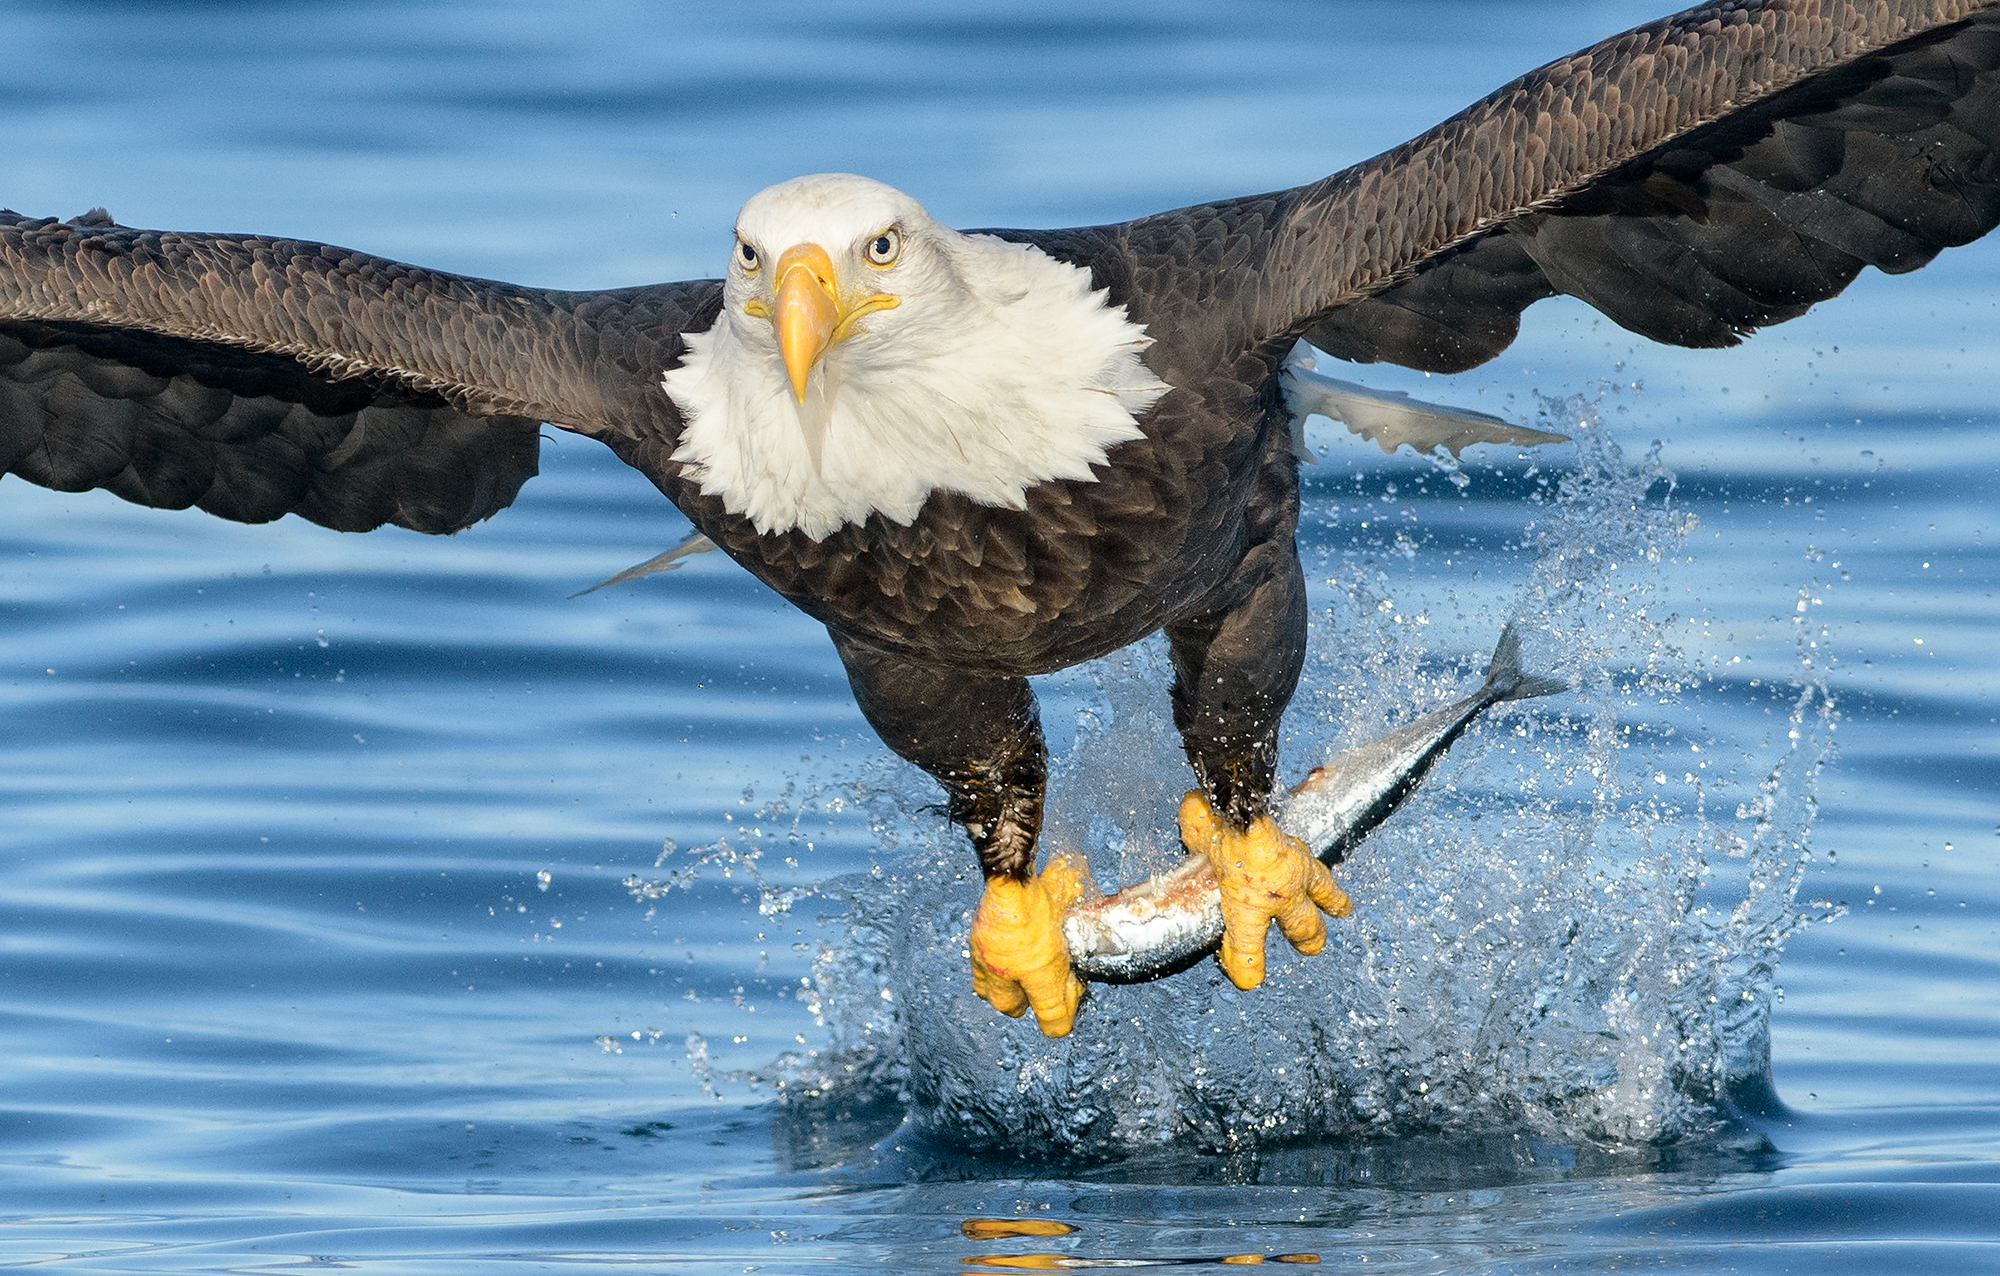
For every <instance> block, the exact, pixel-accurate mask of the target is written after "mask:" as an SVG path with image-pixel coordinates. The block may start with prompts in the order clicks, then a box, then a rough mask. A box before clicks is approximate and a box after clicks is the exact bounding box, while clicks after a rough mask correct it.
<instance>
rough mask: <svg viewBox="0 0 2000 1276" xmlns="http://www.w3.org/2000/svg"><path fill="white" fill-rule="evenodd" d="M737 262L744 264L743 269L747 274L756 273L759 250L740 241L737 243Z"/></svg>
mask: <svg viewBox="0 0 2000 1276" xmlns="http://www.w3.org/2000/svg"><path fill="white" fill-rule="evenodd" d="M736 260H737V261H739V262H741V263H742V264H743V269H744V270H745V271H746V272H748V273H751V274H755V273H756V270H757V250H756V249H755V248H752V247H751V246H750V245H748V244H746V243H744V242H743V241H742V240H740V239H739V240H737V241H736Z"/></svg>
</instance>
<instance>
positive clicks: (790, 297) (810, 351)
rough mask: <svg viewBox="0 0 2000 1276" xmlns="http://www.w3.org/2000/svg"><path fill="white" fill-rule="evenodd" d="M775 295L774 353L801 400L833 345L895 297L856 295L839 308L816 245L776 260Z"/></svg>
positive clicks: (834, 282)
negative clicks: (779, 357) (775, 340)
mask: <svg viewBox="0 0 2000 1276" xmlns="http://www.w3.org/2000/svg"><path fill="white" fill-rule="evenodd" d="M777 277H778V296H777V304H776V305H775V306H774V307H773V311H772V314H771V323H772V326H774V327H775V328H776V329H777V330H778V351H779V353H780V354H782V355H783V356H784V359H785V373H786V375H787V376H789V377H790V378H791V382H792V393H793V394H794V395H795V396H797V398H798V400H799V402H801V403H803V402H805V398H806V381H807V378H809V377H810V376H811V375H812V370H813V365H815V364H817V363H818V362H819V361H820V359H821V358H822V357H823V356H824V355H825V354H826V352H827V351H828V350H829V349H831V348H832V347H833V345H834V344H835V343H836V342H839V341H842V340H844V339H845V338H846V337H847V336H848V335H849V334H850V333H852V332H853V331H854V324H855V321H856V320H858V319H860V318H862V317H863V316H864V315H870V314H873V313H875V312H876V311H877V310H891V309H894V308H895V307H896V305H897V304H899V303H898V299H897V298H895V297H892V296H890V295H889V294H887V293H879V292H878V293H873V294H870V295H868V296H863V297H857V298H855V299H854V300H853V301H852V302H848V303H845V304H843V303H842V302H841V300H840V284H839V280H838V279H837V278H835V276H834V270H833V259H832V258H831V257H829V256H827V253H826V249H824V248H821V247H820V246H819V245H818V244H798V245H796V246H794V247H792V248H787V249H786V250H785V252H784V254H783V255H782V256H780V257H779V258H778V269H777Z"/></svg>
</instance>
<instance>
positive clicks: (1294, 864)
mask: <svg viewBox="0 0 2000 1276" xmlns="http://www.w3.org/2000/svg"><path fill="white" fill-rule="evenodd" d="M1180 821H1181V841H1182V842H1183V843H1184V844H1185V845H1186V846H1187V848H1188V850H1189V851H1197V852H1200V853H1201V854H1203V855H1206V856H1208V862H1209V864H1210V865H1212V866H1213V867H1214V869H1215V877H1216V881H1217V882H1219V883H1220V884H1221V886H1222V919H1223V925H1224V930H1223V933H1222V951H1221V952H1220V953H1218V954H1217V957H1218V958H1219V959H1220V961H1221V962H1222V969H1223V973H1225V974H1227V975H1228V976H1229V981H1230V982H1231V983H1233V984H1235V985H1236V986H1237V987H1238V988H1255V987H1256V986H1257V985H1258V984H1261V983H1263V982H1264V937H1265V935H1266V934H1267V933H1269V931H1270V928H1271V923H1272V922H1274V921H1275V922H1277V923H1278V929H1279V930H1281V931H1283V932H1284V935H1285V938H1286V939H1288V940H1290V941H1291V943H1292V947H1294V948H1296V949H1298V950H1299V951H1300V952H1302V953H1304V954H1306V955H1307V956H1308V957H1310V956H1312V955H1313V954H1314V953H1316V952H1318V951H1319V950H1320V949H1321V948H1323V947H1325V946H1326V922H1325V920H1324V919H1322V918H1321V917H1320V913H1322V912H1325V913H1327V914H1328V915H1330V916H1333V917H1345V916H1346V915H1347V913H1348V911H1349V910H1350V909H1351V908H1352V907H1353V904H1352V903H1351V902H1350V901H1349V900H1348V898H1347V893H1346V892H1345V891H1343V890H1341V889H1340V888H1339V887H1338V886H1335V885H1334V884H1333V873H1332V872H1331V871H1330V870H1329V869H1328V868H1327V866H1326V865H1324V864H1322V863H1320V862H1319V861H1318V860H1317V859H1315V858H1314V857H1313V854H1312V852H1311V851H1310V850H1308V849H1307V848H1306V844H1305V843H1304V842H1301V841H1299V839H1297V838H1295V837H1292V836H1290V835H1289V834H1287V833H1285V832H1284V831H1283V830H1281V829H1280V828H1279V827H1278V822H1277V821H1276V820H1274V819H1272V818H1271V817H1270V816H1268V815H1265V816H1260V817H1258V818H1257V819H1256V820H1254V821H1252V822H1251V824H1250V827H1249V828H1247V829H1242V830H1238V829H1235V828H1232V827H1231V826H1230V824H1229V823H1228V821H1226V820H1224V819H1223V818H1222V817H1221V816H1220V815H1217V814H1216V812H1215V808H1214V807H1212V806H1210V805H1209V803H1208V798H1207V797H1206V796H1204V795H1203V794H1202V793H1201V792H1200V791H1198V790H1197V791H1195V792H1192V793H1189V794H1188V795H1187V796H1186V797H1184V798H1182V799H1181V810H1180Z"/></svg>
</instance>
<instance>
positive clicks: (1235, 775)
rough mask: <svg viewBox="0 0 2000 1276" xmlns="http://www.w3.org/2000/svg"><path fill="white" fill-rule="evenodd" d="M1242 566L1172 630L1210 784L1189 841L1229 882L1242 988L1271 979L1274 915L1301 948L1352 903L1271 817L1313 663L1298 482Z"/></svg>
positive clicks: (1194, 808)
mask: <svg viewBox="0 0 2000 1276" xmlns="http://www.w3.org/2000/svg"><path fill="white" fill-rule="evenodd" d="M1291 496H1292V501H1291V504H1290V505H1289V508H1287V506H1286V505H1285V503H1284V502H1283V499H1282V498H1283V493H1282V492H1280V493H1278V494H1276V496H1275V499H1274V501H1273V505H1272V506H1269V507H1267V508H1268V509H1270V510H1271V513H1272V514H1273V515H1274V516H1273V517H1271V518H1269V519H1268V521H1267V523H1266V526H1265V528H1264V529H1263V530H1266V531H1267V532H1268V533H1269V534H1267V535H1266V536H1265V537H1264V538H1262V539H1260V540H1258V541H1257V542H1255V543H1253V544H1252V546H1251V548H1250V550H1249V552H1248V553H1246V554H1245V555H1244V556H1243V559H1242V561H1241V562H1240V563H1239V564H1238V565H1237V568H1236V571H1235V572H1234V573H1233V574H1232V575H1231V576H1230V578H1229V579H1228V580H1227V581H1225V582H1224V583H1223V585H1222V586H1221V587H1220V588H1219V589H1217V590H1216V591H1215V592H1214V593H1212V594H1211V595H1210V596H1209V598H1208V599H1206V600H1204V601H1205V602H1206V603H1207V604H1208V605H1207V606H1206V607H1205V608H1204V610H1203V611H1202V612H1200V613H1199V614H1197V615H1195V616H1193V617H1191V618H1189V619H1186V620H1183V621H1180V622H1178V623H1176V624H1173V625H1169V626H1168V627H1167V631H1166V632H1167V638H1168V641H1169V642H1170V644H1171V652H1172V657H1173V665H1174V690H1173V705H1174V725H1175V726H1176V727H1177V728H1178V729H1179V730H1180V733H1181V741H1182V744H1183V745H1184V746H1185V748H1186V749H1187V755H1188V760H1189V761H1190V762H1192V763H1193V764H1194V770H1195V776H1196V778H1197V779H1198V780H1199V781H1200V784H1201V787H1200V788H1199V789H1197V790H1196V791H1194V792H1191V793H1189V794H1188V795H1187V797H1186V799H1185V800H1183V801H1182V803H1181V810H1180V826H1181V840H1182V842H1183V843H1185V844H1186V846H1187V848H1188V850H1189V851H1190V852H1194V853H1199V854H1205V855H1207V856H1208V858H1209V861H1210V862H1211V863H1212V864H1213V865H1214V867H1215V875H1216V878H1217V880H1218V881H1219V882H1220V884H1221V887H1222V910H1223V918H1224V921H1225V923H1226V925H1227V930H1226V931H1225V932H1224V935H1223V940H1222V951H1221V953H1220V954H1219V957H1220V960H1221V962H1222V968H1223V970H1224V971H1225V972H1226V973H1227V974H1228V975H1229V978H1230V979H1231V980H1232V981H1233V982H1234V983H1235V984H1236V986H1237V987H1239V988H1254V987H1256V986H1257V985H1258V984H1261V983H1263V982H1264V940H1265V937H1266V935H1267V933H1268V932H1269V930H1270V925H1271V923H1272V922H1273V921H1276V922H1277V923H1278V926H1279V929H1280V930H1282V931H1283V932H1284V935H1285V938H1286V939H1288V940H1290V941H1291V942H1292V945H1293V946H1294V947H1295V948H1297V949H1298V950H1299V951H1300V952H1302V953H1306V954H1312V953H1316V952H1318V951H1319V950H1320V948H1321V947H1322V946H1324V944H1325V943H1326V923H1325V921H1324V920H1323V919H1322V918H1321V916H1320V914H1321V912H1322V911H1324V912H1327V913H1330V914H1332V915H1334V916H1336V917H1337V916H1340V915H1342V914H1344V913H1346V912H1347V910H1348V901H1347V897H1346V895H1344V894H1343V893H1341V890H1340V888H1339V887H1337V886H1335V885H1334V884H1333V875H1332V873H1330V872H1329V871H1328V870H1327V867H1326V865H1324V864H1322V863H1320V862H1319V861H1318V860H1317V859H1315V858H1314V857H1313V855H1312V853H1311V851H1310V850H1309V849H1308V848H1307V847H1306V845H1305V843H1303V842H1301V841H1299V840H1298V839H1297V838H1294V837H1291V836H1289V835H1287V834H1286V833H1284V832H1282V831H1281V830H1280V829H1279V828H1278V825H1277V821H1276V820H1274V819H1273V818H1272V817H1271V814H1270V798H1271V793H1272V790H1273V789H1274V788H1275V782H1276V778H1277V763H1278V720H1279V718H1280V717H1281V716H1282V715H1283V714H1284V711H1285V705H1286V704H1287V703H1289V702H1290V700H1291V698H1292V692H1293V690H1294V689H1295V688H1296V687H1297V686H1298V681H1299V671H1300V670H1301V669H1302V668H1303V667H1304V663H1305V644H1306V596H1305V575H1304V573H1303V572H1302V571H1301V570H1300V568H1299V555H1298V549H1297V546H1296V544H1295V543H1294V541H1293V539H1292V527H1293V524H1294V523H1295V521H1296V517H1297V504H1296V500H1297V497H1296V488H1293V489H1291Z"/></svg>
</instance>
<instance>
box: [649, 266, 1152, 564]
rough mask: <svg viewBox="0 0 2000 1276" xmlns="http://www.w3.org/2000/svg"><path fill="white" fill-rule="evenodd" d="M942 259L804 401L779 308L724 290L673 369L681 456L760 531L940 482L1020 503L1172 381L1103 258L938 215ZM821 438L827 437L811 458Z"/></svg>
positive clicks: (1000, 502)
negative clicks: (1086, 257)
mask: <svg viewBox="0 0 2000 1276" xmlns="http://www.w3.org/2000/svg"><path fill="white" fill-rule="evenodd" d="M938 229H939V231H940V232H941V233H940V234H939V235H938V236H937V238H936V239H935V240H934V241H933V243H934V244H935V245H936V246H937V247H938V248H939V249H941V250H942V251H941V252H940V253H939V255H938V265H939V267H940V269H938V270H936V271H932V272H929V274H928V277H927V279H926V280H925V286H924V287H922V288H913V289H910V290H909V291H907V292H905V293H904V294H903V295H902V296H901V298H900V301H901V304H900V305H898V306H897V307H896V308H895V309H893V310H889V311H883V312H880V313H877V314H873V315H870V316H868V317H867V318H866V319H864V320H862V321H861V324H860V326H859V327H858V329H857V331H855V332H854V333H853V334H852V335H850V336H849V337H847V338H846V339H845V340H842V341H840V342H838V343H836V344H835V345H834V346H833V347H832V348H831V349H829V350H828V351H827V352H826V355H825V357H824V358H823V359H822V360H821V362H820V365H819V366H818V367H817V368H816V369H814V372H813V375H812V379H811V381H810V383H809V384H808V386H807V389H806V397H805V401H804V402H803V403H801V402H798V401H797V400H796V399H795V398H794V396H793V394H792V390H791V386H790V384H789V382H788V381H787V380H786V375H785V367H784V363H783V361H782V360H781V359H780V357H779V354H778V348H777V343H776V339H775V336H774V334H773V332H772V328H771V324H770V323H769V321H767V320H761V319H752V318H746V317H745V316H743V315H742V314H741V313H740V306H738V305H736V304H729V305H725V307H724V309H723V311H722V313H721V315H720V316H719V317H718V318H717V320H716V322H715V325H714V327H712V328H710V329H709V330H708V331H707V332H703V333H690V334H688V337H687V344H688V353H687V355H686V357H685V359H684V360H683V362H682V363H681V366H679V367H678V368H675V369H673V370H671V371H669V372H667V373H666V374H665V375H664V376H663V377H662V378H661V384H662V385H663V386H664V387H665V389H666V391H667V393H668V395H669V396H671V397H672V398H673V400H674V403H675V404H676V405H677V406H678V407H679V408H680V410H681V416H682V419H683V421H684V422H685V428H684V429H683V431H682V433H681V439H680V445H679V446H678V447H677V448H675V450H674V454H673V459H674V460H676V461H679V462H681V463H682V464H684V465H685V466H687V467H688V476H689V477H690V478H692V479H693V480H694V481H695V482H696V483H697V484H699V486H700V488H701V490H702V492H704V493H706V494H708V495H711V496H719V497H721V498H722V502H723V505H724V507H725V508H726V509H728V510H729V511H730V512H731V513H733V514H738V515H741V516H743V517H745V518H748V519H749V520H750V521H751V523H752V524H753V525H754V526H755V527H756V529H757V530H758V531H759V532H760V533H764V534H767V535H769V534H774V533H780V532H787V531H790V530H792V529H794V528H796V529H798V530H800V531H803V532H804V533H805V534H806V535H807V536H809V537H811V538H813V539H814V540H821V539H824V538H825V537H826V536H827V535H828V534H829V533H831V532H833V531H834V530H836V529H837V528H839V527H841V526H843V525H845V524H848V523H859V522H862V521H863V520H865V519H866V518H867V517H868V516H869V515H870V514H875V513H879V514H881V515H882V516H883V517H885V518H887V519H890V520H891V521H893V522H896V523H903V524H907V523H909V522H910V521H911V520H912V519H914V518H915V517H916V516H917V512H918V511H919V510H920V509H922V508H923V504H924V501H925V499H926V498H927V497H928V496H929V495H930V494H931V493H932V492H934V491H950V492H960V493H963V494H964V495H966V496H969V497H971V498H972V499H973V500H975V501H978V502H980V503H982V504H986V505H996V506H1004V507H1007V508H1010V509H1020V508H1022V507H1023V505H1024V504H1025V494H1026V492H1027V489H1028V488H1030V487H1032V486H1034V485H1035V484H1037V483H1045V482H1048V481H1049V480H1051V479H1070V480H1076V481H1084V482H1091V481H1095V476H1094V475H1093V474H1092V473H1091V467H1092V466H1093V465H1102V464H1104V461H1105V453H1106V452H1107V450H1108V449H1110V448H1111V447H1112V446H1114V445H1116V444H1118V443H1122V442H1125V441H1127V440H1131V439H1136V438H1139V437H1141V432H1140V429H1139V426H1138V423H1137V418H1138V416H1139V415H1140V414H1141V413H1143V412H1144V411H1145V410H1146V409H1147V408H1149V407H1151V406H1152V405H1153V403H1154V401H1155V400H1157V399H1158V398H1159V397H1160V396H1161V395H1162V394H1165V393H1166V391H1167V386H1166V385H1165V384H1163V383H1162V382H1161V381H1160V380H1159V379H1158V378H1156V377H1155V376H1154V375H1153V374H1152V372H1151V371H1150V370H1149V369H1148V368H1147V367H1146V366H1145V364H1144V363H1143V362H1141V361H1140V358H1139V354H1140V352H1141V351H1142V350H1144V349H1145V348H1146V347H1147V346H1148V345H1151V344H1152V339H1151V338H1149V337H1147V336H1146V334H1145V329H1144V328H1143V327H1141V326H1140V325H1138V324H1135V323H1132V322H1131V321H1130V320H1128V319H1127V318H1126V316H1125V308H1124V307H1123V306H1117V307H1113V306H1109V305H1107V304H1105V299H1104V296H1103V294H1100V293H1094V292H1092V291H1091V288H1090V272H1089V271H1087V270H1084V269H1082V268H1081V267H1077V266H1071V265H1068V264H1065V263H1063V262H1059V261H1057V260H1056V259H1054V258H1053V257H1050V256H1049V255H1048V254H1046V253H1044V252H1042V251H1041V250H1040V249H1038V248H1035V247H1033V246H1032V245H1027V244H1010V243H1007V242H1005V241H1003V240H1000V239H995V238H993V237H991V236H987V235H960V234H958V233H956V232H953V231H949V230H945V229H944V228H942V227H939V228H938ZM808 437H817V438H818V439H819V440H820V455H819V458H818V464H817V465H815V464H814V460H813V457H812V455H811V454H810V449H809V447H808V443H807V440H808Z"/></svg>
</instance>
